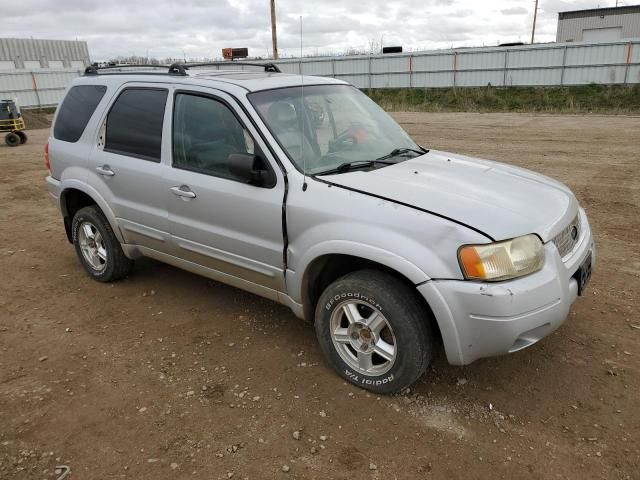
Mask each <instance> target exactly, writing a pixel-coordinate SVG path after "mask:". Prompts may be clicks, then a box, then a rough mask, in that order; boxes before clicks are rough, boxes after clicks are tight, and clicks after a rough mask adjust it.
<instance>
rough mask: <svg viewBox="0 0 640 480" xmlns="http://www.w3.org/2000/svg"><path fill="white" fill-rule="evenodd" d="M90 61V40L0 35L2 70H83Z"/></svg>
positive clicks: (0, 67) (0, 62)
mask: <svg viewBox="0 0 640 480" xmlns="http://www.w3.org/2000/svg"><path fill="white" fill-rule="evenodd" d="M88 64H89V48H88V47H87V42H79V41H73V40H35V39H30V38H0V71H4V72H7V71H16V70H18V71H20V70H26V71H34V70H49V69H51V70H61V69H71V68H73V69H76V70H81V69H83V68H84V67H85V66H86V65H88Z"/></svg>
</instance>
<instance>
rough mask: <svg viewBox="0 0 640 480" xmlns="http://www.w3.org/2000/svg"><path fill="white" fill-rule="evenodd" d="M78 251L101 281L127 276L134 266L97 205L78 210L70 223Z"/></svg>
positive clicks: (89, 270) (92, 275) (88, 271)
mask: <svg viewBox="0 0 640 480" xmlns="http://www.w3.org/2000/svg"><path fill="white" fill-rule="evenodd" d="M71 232H72V234H73V245H74V247H75V249H76V254H77V255H78V258H79V259H80V262H81V263H82V266H83V267H84V269H85V270H86V271H87V273H88V274H89V276H90V277H91V278H93V279H94V280H97V281H99V282H113V281H116V280H120V279H121V278H124V277H126V276H127V275H128V274H129V272H130V271H131V268H132V266H133V261H132V260H130V259H128V258H127V257H126V256H125V254H124V252H123V251H122V247H121V246H120V242H118V239H117V238H116V236H115V235H114V233H113V230H112V229H111V225H109V222H108V221H107V219H106V218H105V216H104V214H103V213H102V211H101V210H100V209H99V208H98V207H97V206H95V205H92V206H89V207H84V208H81V209H80V210H78V212H77V213H76V214H75V216H74V217H73V223H72V225H71Z"/></svg>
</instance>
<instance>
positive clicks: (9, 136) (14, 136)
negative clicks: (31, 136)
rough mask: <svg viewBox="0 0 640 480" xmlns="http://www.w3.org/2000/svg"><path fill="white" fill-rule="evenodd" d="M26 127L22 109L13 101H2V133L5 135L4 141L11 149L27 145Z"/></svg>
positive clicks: (0, 120) (0, 123)
mask: <svg viewBox="0 0 640 480" xmlns="http://www.w3.org/2000/svg"><path fill="white" fill-rule="evenodd" d="M25 128H26V125H25V124H24V118H22V114H21V113H20V109H19V108H18V105H16V102H14V101H13V100H0V133H5V132H6V135H5V137H4V141H5V143H6V144H7V145H9V146H10V147H17V146H18V145H20V144H23V143H27V134H26V133H25V132H24V130H25Z"/></svg>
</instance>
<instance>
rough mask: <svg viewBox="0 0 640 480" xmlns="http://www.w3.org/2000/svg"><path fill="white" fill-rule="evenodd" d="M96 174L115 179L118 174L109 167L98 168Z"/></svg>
mask: <svg viewBox="0 0 640 480" xmlns="http://www.w3.org/2000/svg"><path fill="white" fill-rule="evenodd" d="M96 172H98V173H99V174H100V175H105V176H107V177H113V176H114V175H115V174H116V172H114V171H113V170H111V167H110V166H109V165H102V166H101V167H98V168H96Z"/></svg>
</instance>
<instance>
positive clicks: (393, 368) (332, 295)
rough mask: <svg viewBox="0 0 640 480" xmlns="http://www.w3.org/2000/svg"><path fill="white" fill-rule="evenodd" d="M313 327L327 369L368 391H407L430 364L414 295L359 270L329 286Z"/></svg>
mask: <svg viewBox="0 0 640 480" xmlns="http://www.w3.org/2000/svg"><path fill="white" fill-rule="evenodd" d="M315 328H316V335H317V337H318V341H319V343H320V347H321V349H322V351H323V352H324V354H325V356H326V357H327V360H328V361H329V363H330V364H331V366H332V367H333V368H334V369H335V370H336V371H337V372H338V373H339V374H340V375H341V376H342V377H344V378H345V379H347V380H349V381H350V382H351V383H353V384H355V385H358V386H359V387H362V388H365V389H367V390H370V391H372V392H376V393H393V392H397V391H399V390H402V389H403V388H406V387H408V386H410V385H411V384H413V383H414V382H415V381H416V380H417V379H418V378H419V377H420V376H421V375H422V374H423V373H424V372H425V370H426V369H427V366H428V365H429V362H430V361H431V355H432V333H431V331H430V327H429V314H428V312H427V311H426V310H425V307H424V305H423V304H421V302H420V301H419V299H418V298H417V293H416V292H415V290H413V289H411V288H410V287H409V286H407V285H405V284H404V283H403V282H402V281H400V280H399V279H397V278H396V277H394V276H392V275H390V274H387V273H384V272H380V271H376V270H360V271H357V272H354V273H351V274H348V275H346V276H344V277H342V278H340V279H338V280H336V281H335V282H334V283H332V284H331V285H329V287H327V289H326V290H325V291H324V292H323V293H322V295H321V296H320V299H319V301H318V305H317V307H316V318H315Z"/></svg>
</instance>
